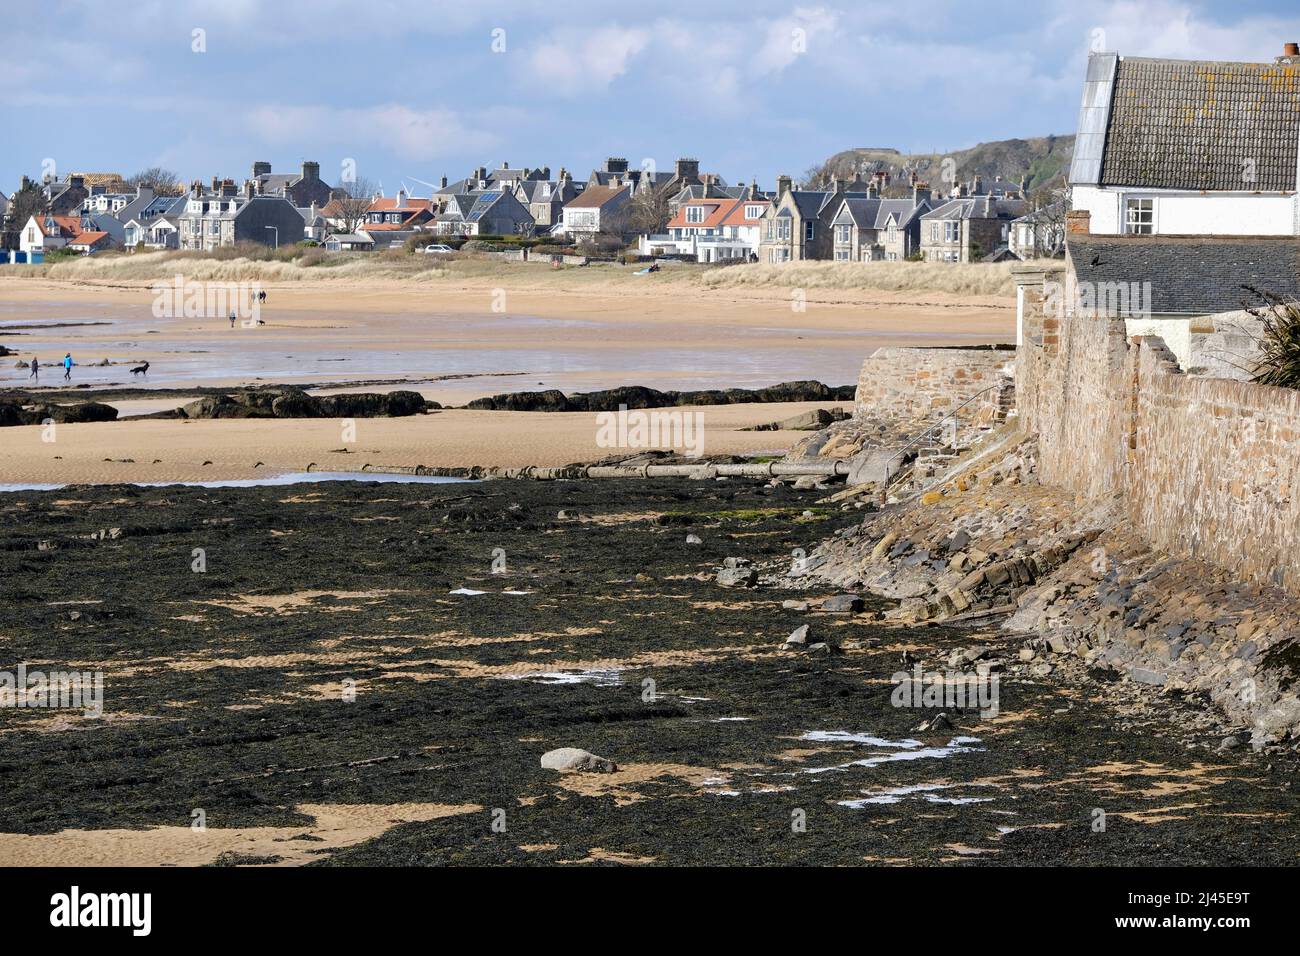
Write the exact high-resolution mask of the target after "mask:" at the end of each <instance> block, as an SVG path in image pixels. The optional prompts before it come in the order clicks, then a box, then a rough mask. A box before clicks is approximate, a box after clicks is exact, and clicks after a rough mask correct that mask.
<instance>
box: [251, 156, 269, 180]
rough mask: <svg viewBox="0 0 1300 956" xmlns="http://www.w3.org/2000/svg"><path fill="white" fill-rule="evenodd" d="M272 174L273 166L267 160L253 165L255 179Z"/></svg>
mask: <svg viewBox="0 0 1300 956" xmlns="http://www.w3.org/2000/svg"><path fill="white" fill-rule="evenodd" d="M270 174H271V164H270V163H268V162H266V161H265V160H260V161H258V162H255V163H253V178H254V179H256V178H257V177H258V176H269V175H270Z"/></svg>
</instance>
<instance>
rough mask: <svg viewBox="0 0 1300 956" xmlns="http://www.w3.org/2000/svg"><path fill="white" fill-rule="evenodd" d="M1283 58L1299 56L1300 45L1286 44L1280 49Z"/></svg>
mask: <svg viewBox="0 0 1300 956" xmlns="http://www.w3.org/2000/svg"><path fill="white" fill-rule="evenodd" d="M1282 55H1283V56H1300V43H1288V44H1287V45H1286V46H1284V47H1283V48H1282Z"/></svg>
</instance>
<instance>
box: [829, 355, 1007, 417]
mask: <svg viewBox="0 0 1300 956" xmlns="http://www.w3.org/2000/svg"><path fill="white" fill-rule="evenodd" d="M1014 359H1015V353H1014V352H1012V351H1011V350H1009V349H995V348H984V349H961V348H882V349H876V351H874V352H873V353H871V355H870V356H868V357H867V359H866V361H864V362H863V363H862V372H861V374H860V375H859V377H858V390H857V395H856V397H855V402H854V414H856V415H858V416H859V417H867V416H870V417H876V418H890V419H894V420H902V421H918V420H926V421H932V420H935V419H938V418H940V417H942V416H943V415H944V414H945V413H947V412H950V411H952V410H953V409H955V408H957V407H958V406H959V405H961V404H962V403H963V402H965V401H967V400H968V399H970V398H971V397H972V396H975V395H977V394H978V393H980V392H981V390H983V389H987V388H988V387H989V386H990V385H997V384H999V380H1000V379H1001V377H1002V369H1003V368H1004V367H1006V366H1009V365H1011V363H1012V362H1013V361H1014ZM998 396H999V390H998V389H996V388H994V389H991V390H989V391H986V392H984V394H983V395H981V396H980V397H979V398H978V399H977V400H976V401H973V402H971V404H970V405H968V406H967V407H966V408H964V409H963V410H962V411H961V412H960V413H959V417H963V418H975V417H977V416H978V415H980V414H987V413H988V411H989V410H990V409H996V408H997V403H998Z"/></svg>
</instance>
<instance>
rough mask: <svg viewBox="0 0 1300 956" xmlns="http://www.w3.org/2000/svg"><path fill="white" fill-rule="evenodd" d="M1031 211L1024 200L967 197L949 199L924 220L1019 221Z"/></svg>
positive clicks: (926, 215)
mask: <svg viewBox="0 0 1300 956" xmlns="http://www.w3.org/2000/svg"><path fill="white" fill-rule="evenodd" d="M1028 209H1029V203H1028V202H1026V201H1025V200H1023V199H999V198H997V197H996V196H967V197H966V198H965V199H949V200H948V201H947V202H945V203H943V204H941V205H939V206H936V207H935V208H934V209H932V210H930V211H929V212H927V213H925V214H924V215H923V216H922V217H921V218H922V219H1018V218H1019V217H1020V216H1022V215H1024V214H1025V212H1027V211H1028Z"/></svg>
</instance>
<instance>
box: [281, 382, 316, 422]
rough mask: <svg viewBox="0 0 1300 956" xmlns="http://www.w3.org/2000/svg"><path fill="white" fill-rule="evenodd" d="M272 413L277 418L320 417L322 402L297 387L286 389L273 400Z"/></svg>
mask: <svg viewBox="0 0 1300 956" xmlns="http://www.w3.org/2000/svg"><path fill="white" fill-rule="evenodd" d="M271 414H272V415H274V416H275V417H276V418H320V417H321V403H320V400H319V399H315V398H312V397H311V396H310V395H308V394H307V393H306V392H303V391H299V390H298V389H296V388H295V389H285V391H284V392H283V393H282V394H280V395H277V396H276V397H275V398H274V399H273V400H272V401H271Z"/></svg>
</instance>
